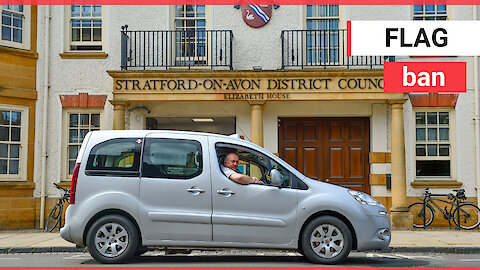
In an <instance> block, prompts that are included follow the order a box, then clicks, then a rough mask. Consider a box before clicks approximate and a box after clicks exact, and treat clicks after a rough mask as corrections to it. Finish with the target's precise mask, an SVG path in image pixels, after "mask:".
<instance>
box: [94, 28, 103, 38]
mask: <svg viewBox="0 0 480 270" xmlns="http://www.w3.org/2000/svg"><path fill="white" fill-rule="evenodd" d="M93 41H102V28H94V29H93Z"/></svg>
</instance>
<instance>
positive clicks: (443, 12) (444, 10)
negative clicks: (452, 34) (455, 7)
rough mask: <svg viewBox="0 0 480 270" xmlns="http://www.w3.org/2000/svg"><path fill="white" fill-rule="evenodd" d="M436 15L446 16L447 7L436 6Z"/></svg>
mask: <svg viewBox="0 0 480 270" xmlns="http://www.w3.org/2000/svg"><path fill="white" fill-rule="evenodd" d="M437 14H447V6H446V5H437Z"/></svg>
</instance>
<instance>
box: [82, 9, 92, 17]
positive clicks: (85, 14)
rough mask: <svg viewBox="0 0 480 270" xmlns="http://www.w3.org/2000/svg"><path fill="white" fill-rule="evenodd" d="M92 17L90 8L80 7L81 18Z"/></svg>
mask: <svg viewBox="0 0 480 270" xmlns="http://www.w3.org/2000/svg"><path fill="white" fill-rule="evenodd" d="M90 16H92V6H82V17H90Z"/></svg>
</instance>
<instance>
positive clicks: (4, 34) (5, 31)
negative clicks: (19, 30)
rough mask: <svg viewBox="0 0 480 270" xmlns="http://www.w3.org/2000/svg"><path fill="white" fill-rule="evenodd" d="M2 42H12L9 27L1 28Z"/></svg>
mask: <svg viewBox="0 0 480 270" xmlns="http://www.w3.org/2000/svg"><path fill="white" fill-rule="evenodd" d="M2 40H12V33H11V28H10V27H5V26H2Z"/></svg>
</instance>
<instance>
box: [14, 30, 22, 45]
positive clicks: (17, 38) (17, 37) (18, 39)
mask: <svg viewBox="0 0 480 270" xmlns="http://www.w3.org/2000/svg"><path fill="white" fill-rule="evenodd" d="M12 40H13V41H14V42H18V43H22V30H21V29H13V39H12Z"/></svg>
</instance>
